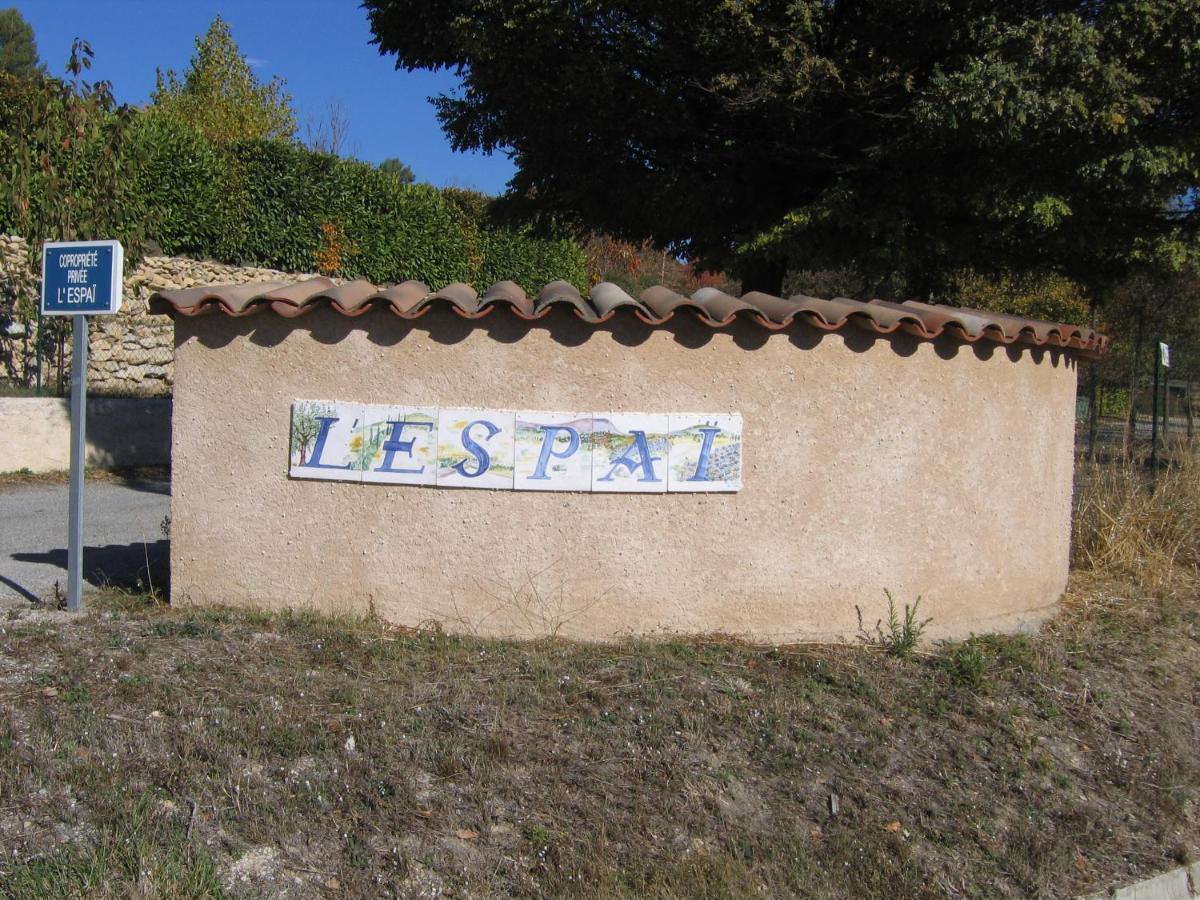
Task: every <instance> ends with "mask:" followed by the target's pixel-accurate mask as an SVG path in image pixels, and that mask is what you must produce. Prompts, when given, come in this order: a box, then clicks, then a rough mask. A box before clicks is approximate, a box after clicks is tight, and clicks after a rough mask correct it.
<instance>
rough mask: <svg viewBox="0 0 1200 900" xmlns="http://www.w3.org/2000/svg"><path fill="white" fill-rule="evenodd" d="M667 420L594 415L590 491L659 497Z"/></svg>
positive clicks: (664, 469) (662, 488)
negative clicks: (643, 494) (649, 494)
mask: <svg viewBox="0 0 1200 900" xmlns="http://www.w3.org/2000/svg"><path fill="white" fill-rule="evenodd" d="M667 424H668V419H667V416H665V415H662V414H657V415H647V414H642V413H596V416H595V426H594V431H593V433H592V434H593V442H594V449H593V451H592V490H593V491H597V492H618V491H619V492H629V493H662V492H663V491H665V490H666V489H667Z"/></svg>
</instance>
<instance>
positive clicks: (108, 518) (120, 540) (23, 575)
mask: <svg viewBox="0 0 1200 900" xmlns="http://www.w3.org/2000/svg"><path fill="white" fill-rule="evenodd" d="M170 489H171V486H170V484H169V482H166V481H142V480H131V481H127V482H89V483H88V485H87V490H86V493H85V509H84V524H83V543H84V551H83V577H84V579H85V580H86V581H87V584H88V585H90V586H91V587H99V586H102V585H104V584H116V585H122V586H125V587H138V586H139V583H140V584H142V585H144V584H146V582H147V561H149V570H148V571H149V576H150V578H152V579H153V581H154V584H155V586H159V585H165V583H166V574H167V559H168V552H167V550H168V543H167V541H166V539H165V538H164V537H163V534H162V530H161V528H160V525H161V523H162V520H163V517H164V516H166V515H167V513H168V512H170V505H171V498H170ZM66 571H67V485H66V484H65V483H64V484H50V485H47V484H27V485H15V486H0V603H2V604H5V605H7V604H10V603H12V602H13V601H22V602H28V601H31V600H35V599H37V600H45V599H47V598H52V597H53V596H54V584H55V582H58V584H59V586H60V589H61V590H63V591H64V592H65V590H66V583H67V580H66ZM86 589H87V588H86V587H85V591H86Z"/></svg>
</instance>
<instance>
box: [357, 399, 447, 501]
mask: <svg viewBox="0 0 1200 900" xmlns="http://www.w3.org/2000/svg"><path fill="white" fill-rule="evenodd" d="M365 420H366V421H365V424H364V426H363V431H362V439H363V442H362V460H363V481H367V482H378V483H381V484H433V483H434V481H435V479H436V476H437V430H438V411H437V409H435V408H433V407H419V406H367V407H366V409H365Z"/></svg>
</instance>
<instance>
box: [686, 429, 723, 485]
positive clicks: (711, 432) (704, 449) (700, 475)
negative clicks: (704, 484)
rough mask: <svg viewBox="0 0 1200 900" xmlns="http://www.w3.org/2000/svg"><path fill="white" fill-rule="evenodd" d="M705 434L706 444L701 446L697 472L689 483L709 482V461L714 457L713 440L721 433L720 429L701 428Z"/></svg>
mask: <svg viewBox="0 0 1200 900" xmlns="http://www.w3.org/2000/svg"><path fill="white" fill-rule="evenodd" d="M699 430H700V431H702V432H704V443H702V444H701V445H700V458H699V459H698V460H697V461H696V471H695V472H694V473H693V474H692V477H691V478H689V479H688V481H708V480H709V477H708V459H709V457H710V456H712V445H713V438H715V437H716V436H717V435H718V434H720V433H721V429H720V428H713V427H711V426H710V427H708V428H701V429H699Z"/></svg>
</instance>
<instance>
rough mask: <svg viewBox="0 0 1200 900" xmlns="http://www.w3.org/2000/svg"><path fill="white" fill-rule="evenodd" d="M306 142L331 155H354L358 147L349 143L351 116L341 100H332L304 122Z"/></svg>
mask: <svg viewBox="0 0 1200 900" xmlns="http://www.w3.org/2000/svg"><path fill="white" fill-rule="evenodd" d="M304 134H305V141H304V142H305V143H306V144H307V145H308V146H309V148H310V149H312V150H315V151H316V152H317V153H328V154H330V155H331V156H344V155H347V154H349V155H354V154H355V153H356V152H357V148H356V147H352V146H351V145H350V143H349V139H350V117H349V116H348V115H347V114H346V108H345V107H344V106H343V105H342V103H341V101H339V100H331V101H329V102H328V103H327V104H326V105H325V108H324V109H323V110H322V111H321V112H320V113H318V114H317V115H315V116H309V117H308V121H307V122H305V124H304Z"/></svg>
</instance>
